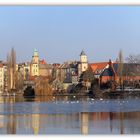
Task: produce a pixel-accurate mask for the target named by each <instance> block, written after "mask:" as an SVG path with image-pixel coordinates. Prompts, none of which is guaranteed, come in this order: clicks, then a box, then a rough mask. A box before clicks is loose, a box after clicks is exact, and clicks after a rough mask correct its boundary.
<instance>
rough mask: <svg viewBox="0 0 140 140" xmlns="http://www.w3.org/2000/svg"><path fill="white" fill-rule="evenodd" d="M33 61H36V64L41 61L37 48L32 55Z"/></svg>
mask: <svg viewBox="0 0 140 140" xmlns="http://www.w3.org/2000/svg"><path fill="white" fill-rule="evenodd" d="M32 63H36V64H38V63H39V55H38V51H37V49H34V53H33V56H32Z"/></svg>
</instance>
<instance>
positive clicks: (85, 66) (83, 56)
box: [78, 50, 88, 76]
mask: <svg viewBox="0 0 140 140" xmlns="http://www.w3.org/2000/svg"><path fill="white" fill-rule="evenodd" d="M87 69H88V60H87V55H86V54H85V52H84V51H83V50H82V52H81V54H80V63H79V65H78V75H79V76H80V75H81V73H82V72H84V71H86V70H87Z"/></svg>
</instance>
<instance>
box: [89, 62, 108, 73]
mask: <svg viewBox="0 0 140 140" xmlns="http://www.w3.org/2000/svg"><path fill="white" fill-rule="evenodd" d="M107 65H108V62H99V63H92V64H90V67H91V68H92V70H93V72H96V71H97V70H99V71H100V70H103V69H104V68H105V67H106V66H107Z"/></svg>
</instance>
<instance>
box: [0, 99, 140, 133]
mask: <svg viewBox="0 0 140 140" xmlns="http://www.w3.org/2000/svg"><path fill="white" fill-rule="evenodd" d="M0 134H140V97H136V96H134V97H131V96H126V97H123V98H122V97H117V98H116V99H94V98H89V97H82V96H81V97H80V96H79V97H75V96H69V97H68V96H61V97H53V96H45V97H37V98H35V99H24V98H22V97H20V98H19V97H16V98H15V97H11V98H9V97H0Z"/></svg>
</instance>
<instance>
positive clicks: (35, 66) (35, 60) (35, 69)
mask: <svg viewBox="0 0 140 140" xmlns="http://www.w3.org/2000/svg"><path fill="white" fill-rule="evenodd" d="M30 75H31V76H39V55H38V51H37V50H36V49H34V53H33V56H32V61H31V65H30Z"/></svg>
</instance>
